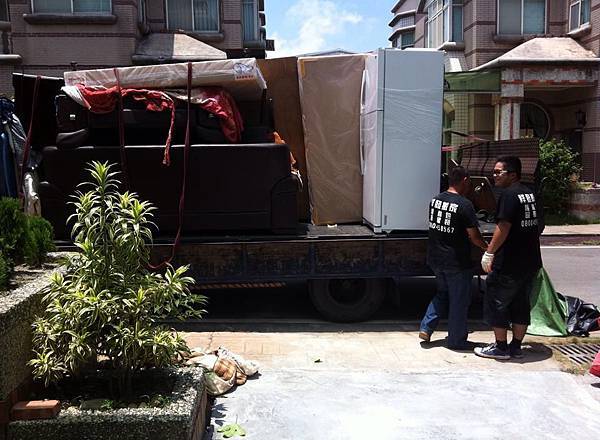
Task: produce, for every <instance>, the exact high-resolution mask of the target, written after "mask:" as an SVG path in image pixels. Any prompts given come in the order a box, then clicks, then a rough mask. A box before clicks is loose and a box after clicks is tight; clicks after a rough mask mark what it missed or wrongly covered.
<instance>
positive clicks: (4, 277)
mask: <svg viewBox="0 0 600 440" xmlns="http://www.w3.org/2000/svg"><path fill="white" fill-rule="evenodd" d="M9 277H10V267H9V266H8V262H7V261H6V258H4V254H3V253H2V252H0V290H3V289H5V288H6V286H7V285H8V278H9Z"/></svg>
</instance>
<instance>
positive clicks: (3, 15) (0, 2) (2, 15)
mask: <svg viewBox="0 0 600 440" xmlns="http://www.w3.org/2000/svg"><path fill="white" fill-rule="evenodd" d="M0 21H10V14H9V13H8V0H0Z"/></svg>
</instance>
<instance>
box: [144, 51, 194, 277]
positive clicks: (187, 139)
mask: <svg viewBox="0 0 600 440" xmlns="http://www.w3.org/2000/svg"><path fill="white" fill-rule="evenodd" d="M187 67H188V72H187V73H188V75H187V98H188V99H187V122H186V128H185V144H184V146H183V180H182V182H181V195H180V196H179V225H178V226H177V234H176V235H175V241H174V242H173V247H172V248H171V256H170V257H169V259H168V260H166V261H163V262H162V263H160V264H158V265H156V266H153V265H152V264H150V265H149V266H150V268H151V269H154V270H156V269H161V268H163V267H164V266H166V265H167V264H169V263H170V262H171V261H173V258H175V254H176V253H177V250H178V249H179V241H180V239H181V231H182V229H183V213H184V209H185V187H186V182H187V169H188V158H189V153H190V149H191V145H190V116H191V106H192V63H190V62H188V63H187Z"/></svg>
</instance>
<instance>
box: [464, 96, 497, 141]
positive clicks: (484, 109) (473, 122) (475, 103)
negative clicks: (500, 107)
mask: <svg viewBox="0 0 600 440" xmlns="http://www.w3.org/2000/svg"><path fill="white" fill-rule="evenodd" d="M469 134H471V135H473V136H477V137H479V138H483V139H490V140H493V139H494V105H493V104H492V95H487V94H481V95H469Z"/></svg>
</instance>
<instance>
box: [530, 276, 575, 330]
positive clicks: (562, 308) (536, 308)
mask: <svg viewBox="0 0 600 440" xmlns="http://www.w3.org/2000/svg"><path fill="white" fill-rule="evenodd" d="M530 300H531V325H530V326H529V328H528V329H527V333H528V334H530V335H537V336H567V335H568V333H567V317H568V307H567V301H566V300H565V298H564V297H563V296H562V295H561V294H560V293H558V292H557V291H556V290H554V286H553V285H552V281H550V277H549V276H548V274H547V273H546V270H545V269H544V268H541V269H540V270H539V272H538V273H537V275H536V277H535V279H534V280H533V288H532V289H531V299H530Z"/></svg>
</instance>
